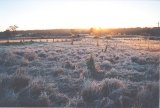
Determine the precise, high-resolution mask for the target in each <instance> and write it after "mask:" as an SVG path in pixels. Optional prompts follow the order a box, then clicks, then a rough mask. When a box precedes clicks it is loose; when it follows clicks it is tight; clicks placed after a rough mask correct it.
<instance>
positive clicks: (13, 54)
mask: <svg viewBox="0 0 160 108" xmlns="http://www.w3.org/2000/svg"><path fill="white" fill-rule="evenodd" d="M159 71H160V42H159V41H153V40H145V39H139V40H138V39H134V40H133V39H128V40H125V39H106V38H100V39H96V38H82V40H78V41H73V44H71V42H54V43H53V42H34V43H31V44H26V45H9V46H6V45H1V46H0V107H2V106H6V107H8V106H12V107H13V106H15V107H16V106H21V107H23V106H32V107H34V106H46V107H47V106H51V107H87V108H158V107H159Z"/></svg>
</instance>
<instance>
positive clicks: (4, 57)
mask: <svg viewBox="0 0 160 108" xmlns="http://www.w3.org/2000/svg"><path fill="white" fill-rule="evenodd" d="M0 56H1V57H0V64H1V65H5V66H13V65H16V64H19V57H18V56H17V55H15V54H14V53H12V52H11V51H4V52H2V53H1V54H0Z"/></svg>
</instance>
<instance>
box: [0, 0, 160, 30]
mask: <svg viewBox="0 0 160 108" xmlns="http://www.w3.org/2000/svg"><path fill="white" fill-rule="evenodd" d="M15 1H16V0H15ZM150 2H151V1H150ZM150 2H149V1H148V2H146V1H110V0H107V1H103V0H102V1H98V0H93V1H91V0H88V1H83V0H82V1H80V0H77V1H73V0H66V1H63V0H60V1H58V0H56V1H52V0H47V1H42V0H40V1H38V2H37V1H30V0H28V1H19V2H18V1H16V2H12V4H11V3H10V5H6V4H7V2H6V4H5V2H4V5H3V8H2V7H1V8H2V9H0V13H1V14H2V15H1V16H2V17H0V22H2V24H1V27H2V28H5V29H6V27H8V26H9V25H13V24H16V25H18V26H19V29H51V28H91V27H102V28H119V27H122V28H123V27H146V26H149V27H152V26H154V25H155V22H156V21H158V15H159V16H160V14H159V13H158V12H157V10H158V8H157V4H158V3H159V2H158V3H157V2H156V1H154V2H153V3H152V2H151V3H150ZM17 4H19V5H17ZM9 13H10V14H9ZM11 19H12V20H11Z"/></svg>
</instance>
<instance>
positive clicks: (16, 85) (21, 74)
mask: <svg viewBox="0 0 160 108" xmlns="http://www.w3.org/2000/svg"><path fill="white" fill-rule="evenodd" d="M30 79H31V78H30V76H29V75H28V74H27V72H26V71H25V70H24V69H23V68H20V69H18V70H17V71H16V72H15V74H14V75H13V76H12V77H11V80H12V81H11V88H12V89H13V90H14V91H15V92H17V91H19V90H20V89H22V88H24V87H26V86H28V85H29V81H30Z"/></svg>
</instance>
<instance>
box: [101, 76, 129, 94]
mask: <svg viewBox="0 0 160 108" xmlns="http://www.w3.org/2000/svg"><path fill="white" fill-rule="evenodd" d="M100 87H101V94H102V96H104V97H107V96H108V95H109V94H110V93H112V92H113V91H114V90H117V89H119V88H125V87H126V85H125V83H124V82H123V81H121V80H118V79H108V78H106V79H104V80H103V81H102V82H101V83H100Z"/></svg>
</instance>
